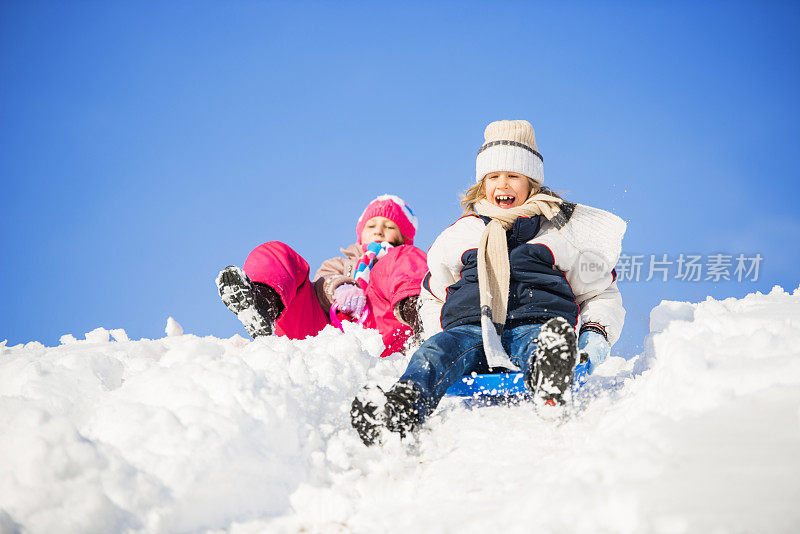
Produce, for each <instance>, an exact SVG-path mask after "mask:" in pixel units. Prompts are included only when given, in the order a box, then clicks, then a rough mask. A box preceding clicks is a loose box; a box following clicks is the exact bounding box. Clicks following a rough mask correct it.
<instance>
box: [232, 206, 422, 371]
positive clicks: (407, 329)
mask: <svg viewBox="0 0 800 534" xmlns="http://www.w3.org/2000/svg"><path fill="white" fill-rule="evenodd" d="M416 233H417V218H416V217H415V216H414V213H413V212H412V211H411V208H410V207H409V206H408V204H406V203H405V201H403V199H401V198H400V197H397V196H394V195H382V196H379V197H378V198H376V199H375V200H373V201H372V202H370V204H369V205H368V206H367V208H366V209H365V210H364V213H362V214H361V217H360V218H359V219H358V224H357V225H356V237H357V242H356V243H355V244H353V245H350V246H349V247H347V248H344V249H341V251H342V253H344V256H343V257H336V258H331V259H329V260H327V261H325V262H324V263H323V264H322V266H321V267H320V268H319V270H318V271H317V273H316V274H315V275H314V281H313V282H311V281H310V280H309V276H308V275H309V267H308V263H307V262H306V261H305V260H304V259H303V258H302V257H300V255H299V254H298V253H297V252H295V251H294V250H292V249H291V248H290V247H289V246H288V245H286V244H284V243H281V242H280V241H270V242H268V243H264V244H262V245H259V246H257V247H256V248H255V249H254V250H253V251H252V252H250V254H249V255H248V256H247V259H246V260H245V262H244V270H242V269H240V268H239V267H236V266H233V265H231V266H229V267H226V268H225V269H223V270H222V271H221V272H220V274H219V277H218V278H217V287H218V288H219V294H220V297H221V298H222V302H224V303H225V305H226V306H227V307H228V309H230V310H231V311H232V312H233V313H235V314H236V315H237V317H238V318H239V320H241V321H242V323H243V324H244V326H245V329H247V332H248V333H249V334H250V335H251V336H253V337H254V338H255V337H258V336H269V335H271V334H272V333H273V332H274V333H276V334H277V335H279V336H287V337H289V338H291V339H303V338H305V337H306V336H313V335H315V334H317V333H318V332H319V331H320V330H322V329H323V328H324V327H325V325H327V324H330V311H331V307H332V305H333V304H335V305H336V308H337V309H338V311H339V312H340V313H344V314H346V315H348V316H350V317H351V318H352V319H353V320H360V321H363V324H364V326H365V327H367V328H377V329H378V331H380V333H381V335H382V337H383V342H384V346H385V350H384V352H383V353H382V354H381V356H387V355H389V354H392V353H394V352H399V351H401V350H402V349H403V345H404V344H405V342H406V340H407V339H408V338H409V336H411V334H412V333H413V331H414V330H415V329H417V330H418V329H419V322H418V319H417V309H416V301H417V297H418V296H419V292H420V282H421V280H422V277H423V276H424V275H425V271H426V269H427V267H426V264H425V253H424V252H423V251H421V250H420V249H418V248H417V247H415V246H413V244H414V236H415V235H416Z"/></svg>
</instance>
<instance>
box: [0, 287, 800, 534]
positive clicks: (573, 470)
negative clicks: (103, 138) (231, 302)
mask: <svg viewBox="0 0 800 534" xmlns="http://www.w3.org/2000/svg"><path fill="white" fill-rule="evenodd" d="M650 320H651V331H652V332H651V334H650V336H649V337H648V339H647V342H646V345H647V348H646V350H645V352H644V353H643V354H642V355H639V356H637V357H634V358H631V359H628V360H626V359H623V358H620V357H616V358H611V359H610V360H609V361H607V362H606V363H604V364H603V365H602V366H601V367H600V368H599V369H598V371H597V372H596V373H595V375H593V376H592V377H591V379H590V381H589V383H588V385H587V387H585V389H584V390H583V391H582V392H581V394H580V396H579V398H578V404H579V406H578V408H577V413H576V414H575V415H574V416H573V417H572V418H571V419H569V420H567V421H566V422H563V423H561V424H556V423H553V422H548V421H544V420H541V419H539V418H538V417H537V416H536V415H535V414H534V413H533V411H532V409H531V407H530V406H529V405H525V404H523V405H519V406H489V407H480V408H471V409H470V408H468V407H465V406H463V405H462V404H460V403H459V402H457V401H455V400H447V401H446V402H445V403H443V405H442V406H441V408H440V410H439V411H438V412H437V414H436V415H435V416H434V417H433V418H432V419H431V421H430V423H429V424H428V425H427V428H426V430H425V431H424V432H422V433H421V434H420V435H419V437H418V439H417V441H415V442H410V443H400V442H399V440H398V441H393V442H390V443H388V444H387V445H386V446H385V447H383V448H372V449H367V448H365V447H363V446H362V445H361V443H360V442H359V441H358V438H357V437H356V435H355V433H354V432H353V431H352V430H351V429H350V427H349V422H348V415H347V410H348V406H349V403H350V400H351V399H352V397H353V395H354V393H355V391H356V390H357V389H358V388H359V387H360V386H361V385H362V384H364V383H366V382H367V381H373V382H378V383H381V384H386V385H388V384H390V383H391V382H392V381H393V380H394V378H395V377H397V376H398V375H399V374H400V373H401V372H402V370H403V368H404V360H403V358H401V357H400V356H398V355H395V356H393V357H390V358H388V359H384V360H380V359H379V358H377V355H378V353H379V352H380V348H381V345H380V338H379V336H378V334H377V333H375V332H370V331H365V330H362V329H360V328H358V327H355V326H352V327H351V328H349V329H348V332H347V333H346V334H342V333H340V332H337V331H335V330H334V329H333V328H330V327H329V328H327V329H326V330H324V331H323V332H322V333H321V334H320V335H319V336H317V337H315V338H312V339H307V340H304V341H290V340H287V339H285V338H270V339H259V340H257V341H254V342H250V341H248V340H245V339H243V338H241V337H239V336H234V337H233V338H231V339H217V338H213V337H206V338H198V337H196V336H193V335H182V333H181V331H180V327H179V326H178V325H177V324H176V323H174V322H173V321H170V322H169V324H168V328H167V331H168V334H170V335H168V336H167V337H165V338H163V339H158V340H146V339H143V340H139V341H130V340H129V339H128V338H127V336H126V335H125V332H124V331H122V330H112V331H107V330H104V329H97V330H94V331H93V332H90V333H88V334H86V336H85V337H86V339H85V340H80V341H78V340H76V339H75V338H74V337H73V336H64V338H62V344H61V345H60V346H58V347H52V348H48V347H45V346H43V345H41V344H40V343H36V342H33V343H28V344H26V345H18V346H15V347H6V346H5V343H2V344H0V428H2V433H0V532H2V533H4V534H5V533H12V532H17V531H19V532H32V533H51V532H61V533H70V532H76V533H77V532H80V533H91V532H104V533H105V532H153V533H160V532H234V533H255V532H403V533H408V532H420V531H424V532H443V533H444V532H458V533H462V532H466V533H470V532H476V533H477V532H542V533H548V532H553V533H556V532H558V533H563V532H581V533H583V532H622V533H626V532H630V533H639V532H654V533H684V532H688V533H693V532H718V533H723V532H732V533H739V532H798V531H800V506H798V503H800V289H798V290H795V291H794V292H793V293H791V294H789V293H786V292H784V291H783V290H781V289H780V288H776V289H774V290H773V291H772V292H771V293H770V294H768V295H762V294H760V293H759V294H754V295H749V296H747V297H745V298H743V299H740V300H736V299H728V300H724V301H716V300H712V299H708V300H706V301H705V302H701V303H699V304H688V303H678V302H664V303H662V304H661V305H660V306H658V307H656V308H655V309H654V310H653V311H652V313H651V319H650Z"/></svg>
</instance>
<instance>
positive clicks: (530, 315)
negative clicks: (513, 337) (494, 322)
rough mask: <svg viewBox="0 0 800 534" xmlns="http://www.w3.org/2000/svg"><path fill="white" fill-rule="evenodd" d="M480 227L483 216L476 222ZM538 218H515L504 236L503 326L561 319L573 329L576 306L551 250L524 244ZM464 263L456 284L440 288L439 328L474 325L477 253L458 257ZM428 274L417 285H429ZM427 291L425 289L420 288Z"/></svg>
mask: <svg viewBox="0 0 800 534" xmlns="http://www.w3.org/2000/svg"><path fill="white" fill-rule="evenodd" d="M481 219H483V222H484V224H487V223H488V222H489V220H490V219H489V218H488V217H481ZM539 227H540V220H539V217H538V216H537V217H531V218H526V217H520V218H519V219H517V220H516V221H514V224H513V226H512V227H511V228H510V229H509V230H508V231H506V239H507V242H508V252H509V262H510V264H511V287H510V291H509V299H508V314H507V320H506V327H512V326H515V325H517V324H521V323H528V324H537V323H543V322H545V321H547V320H548V319H550V318H552V317H556V316H559V317H564V318H565V319H567V320H568V321H569V322H570V323H571V324H572V325H573V326H575V325H576V324H577V321H578V313H579V312H580V309H579V306H578V304H577V302H576V297H575V294H574V293H573V292H572V288H571V287H570V285H569V282H567V278H566V276H565V275H564V273H563V272H561V271H560V270H558V269H557V268H556V267H555V258H554V257H553V253H552V251H551V250H550V249H549V248H548V247H547V246H545V245H541V244H534V245H531V244H528V243H527V242H528V241H530V240H531V239H533V238H534V237H536V234H538V233H539ZM461 262H462V263H463V264H464V267H463V269H462V270H461V279H460V280H459V281H458V282H456V283H455V284H453V285H451V286H448V287H447V289H446V292H447V297H446V301H445V303H444V306H443V307H442V314H441V323H442V328H443V329H444V330H447V329H449V328H453V327H455V326H460V325H465V324H474V325H479V324H480V322H481V317H480V297H479V293H478V251H477V249H474V248H473V249H469V250H466V251H465V252H464V253H463V254H462V256H461ZM429 277H430V273H429V274H428V276H426V278H425V280H424V281H423V286H425V284H427V283H428V282H429ZM426 289H427V290H428V291H430V288H429V287H426Z"/></svg>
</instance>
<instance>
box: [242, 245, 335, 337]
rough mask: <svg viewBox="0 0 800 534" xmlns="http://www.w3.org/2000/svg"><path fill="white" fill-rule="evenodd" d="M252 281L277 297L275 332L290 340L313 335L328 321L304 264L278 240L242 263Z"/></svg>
mask: <svg viewBox="0 0 800 534" xmlns="http://www.w3.org/2000/svg"><path fill="white" fill-rule="evenodd" d="M244 272H245V274H246V275H247V276H248V277H249V278H250V280H252V281H253V282H261V283H262V284H267V285H268V286H270V287H271V288H273V289H274V290H275V291H277V292H278V295H280V297H281V302H283V306H284V309H283V313H281V316H280V317H279V318H278V320H277V321H275V333H276V334H277V335H279V336H286V337H288V338H291V339H304V338H306V337H308V336H313V335H316V334H317V332H319V331H320V330H322V329H323V328H325V325H326V324H328V323H329V322H330V319H329V318H328V313H327V312H326V311H323V309H322V306H320V304H319V300H317V293H316V291H314V285H313V284H312V283H311V280H309V278H308V273H309V269H308V262H307V261H306V260H304V259H303V258H301V257H300V254H298V253H297V252H295V251H294V250H292V248H291V247H290V246H289V245H287V244H285V243H281V242H280V241H270V242H268V243H264V244H263V245H259V246H257V247H256V248H255V249H253V251H252V252H251V253H250V254H249V255H248V256H247V259H246V260H245V262H244Z"/></svg>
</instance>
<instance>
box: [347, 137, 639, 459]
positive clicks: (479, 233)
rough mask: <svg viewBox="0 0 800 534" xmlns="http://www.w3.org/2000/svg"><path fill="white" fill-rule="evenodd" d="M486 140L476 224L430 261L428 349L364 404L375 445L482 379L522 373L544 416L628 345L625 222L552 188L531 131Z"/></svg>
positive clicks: (433, 251) (463, 222)
mask: <svg viewBox="0 0 800 534" xmlns="http://www.w3.org/2000/svg"><path fill="white" fill-rule="evenodd" d="M484 135H485V139H486V142H485V143H484V144H483V146H482V147H481V148H480V150H479V151H478V157H477V161H476V175H475V180H476V182H477V183H476V185H475V186H473V187H472V188H470V189H469V190H468V191H467V194H466V195H465V197H464V200H463V202H462V205H463V206H464V208H465V216H464V217H462V218H461V219H459V220H458V221H456V222H455V223H454V224H453V225H451V226H450V227H449V228H447V229H446V230H445V231H444V232H442V233H441V234H440V235H439V237H438V238H437V239H436V241H435V242H434V244H433V246H431V248H430V250H429V251H428V269H429V272H428V273H427V274H426V275H425V278H424V280H423V284H422V285H423V290H422V294H421V296H420V299H421V301H422V307H421V309H420V315H421V319H422V322H423V327H424V335H425V337H426V338H427V339H426V341H425V342H424V343H423V344H422V346H421V347H420V348H419V349H418V350H417V351H416V352H415V353H414V355H413V356H412V357H411V361H410V362H409V364H408V367H407V368H406V371H405V372H404V373H403V375H402V376H401V377H400V379H399V380H398V381H397V383H396V384H395V385H394V386H393V387H392V388H391V389H390V390H389V391H387V392H385V393H384V392H383V391H381V390H380V389H378V388H374V387H370V386H368V387H366V388H364V389H363V390H362V391H361V392H360V393H359V394H358V395H357V396H356V398H355V399H354V400H353V403H352V407H351V411H350V415H351V420H352V424H353V427H354V428H355V429H356V431H357V432H358V434H359V437H360V438H361V440H362V441H363V442H364V443H365V444H366V445H371V444H373V443H376V442H380V440H381V433H382V431H383V429H384V428H385V429H388V430H389V431H392V432H397V433H399V434H400V435H401V436H404V435H405V434H407V433H408V432H411V431H413V430H415V429H416V428H418V427H419V426H420V424H421V423H422V422H423V420H424V418H425V417H426V416H427V415H429V414H430V413H431V412H432V411H433V410H434V409H435V408H436V406H437V405H438V404H439V401H440V400H441V399H442V397H443V396H444V394H445V392H446V391H447V389H448V388H449V387H450V386H451V385H452V384H454V383H455V382H456V381H457V380H459V379H461V377H462V376H464V375H465V374H469V373H472V372H477V373H486V372H491V371H492V370H497V369H499V368H502V369H517V370H521V371H522V373H523V377H524V381H525V385H526V387H527V389H528V390H529V392H530V394H531V395H532V396H533V398H534V401H535V402H536V403H537V404H538V405H541V404H549V405H560V404H563V403H564V402H565V401H566V400H568V396H569V395H570V390H571V387H572V383H573V374H574V372H575V370H576V367H577V368H578V370H580V368H581V367H582V368H585V369H584V370H583V372H591V370H592V369H593V368H594V366H595V365H597V364H599V363H600V362H601V361H602V360H603V359H605V358H606V357H607V356H608V354H609V351H610V347H611V344H613V343H614V342H615V341H616V340H617V339H618V338H619V335H620V330H621V329H622V324H623V321H624V318H625V310H624V308H623V307H622V299H621V297H620V293H619V290H618V289H617V284H616V281H615V278H616V274H615V272H614V270H613V266H614V265H615V264H616V262H617V258H618V256H619V253H620V248H621V242H622V235H623V234H624V232H625V223H624V221H622V219H620V218H619V217H617V216H615V215H613V214H611V213H608V212H606V211H602V210H599V209H595V208H590V207H588V206H584V205H579V204H573V203H570V202H566V201H564V200H562V199H561V198H560V197H558V196H555V195H554V194H553V193H551V192H550V191H549V190H548V189H546V188H544V187H542V184H543V182H544V175H543V166H542V156H541V154H539V152H538V150H537V147H536V140H535V137H534V132H533V128H532V127H531V125H530V123H528V122H527V121H497V122H493V123H491V124H489V126H488V127H487V128H486V131H485V134H484ZM576 328H579V330H578V333H579V335H580V337H579V338H577V336H576V333H575V329H576ZM579 351H580V353H581V360H579V355H578V354H579ZM586 358H588V361H583V360H584V359H586ZM575 374H577V373H575Z"/></svg>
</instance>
